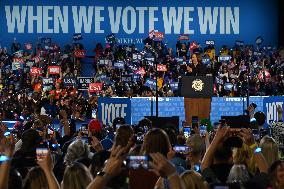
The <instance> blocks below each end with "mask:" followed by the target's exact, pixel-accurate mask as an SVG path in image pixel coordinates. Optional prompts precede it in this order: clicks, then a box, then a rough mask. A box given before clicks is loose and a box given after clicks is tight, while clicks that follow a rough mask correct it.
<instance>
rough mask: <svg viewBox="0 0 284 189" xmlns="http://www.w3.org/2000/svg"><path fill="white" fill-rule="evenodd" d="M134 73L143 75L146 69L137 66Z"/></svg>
mask: <svg viewBox="0 0 284 189" xmlns="http://www.w3.org/2000/svg"><path fill="white" fill-rule="evenodd" d="M135 74H139V75H142V76H144V75H145V74H146V71H145V69H144V68H139V69H138V70H137V71H136V72H135Z"/></svg>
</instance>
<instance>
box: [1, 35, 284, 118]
mask: <svg viewBox="0 0 284 189" xmlns="http://www.w3.org/2000/svg"><path fill="white" fill-rule="evenodd" d="M114 41H115V40H114ZM114 41H113V40H112V41H109V42H110V43H109V44H106V46H105V47H103V45H102V44H100V43H98V44H97V45H96V47H95V49H94V53H95V56H94V65H93V66H94V69H93V70H91V74H93V78H94V80H92V81H91V82H93V83H99V84H102V86H101V88H99V89H97V90H96V91H92V92H90V91H89V92H88V95H87V92H86V91H83V90H81V88H79V86H78V77H80V76H84V75H82V64H84V63H85V62H84V58H83V57H84V56H85V54H86V52H85V51H84V47H83V45H82V44H80V43H73V44H70V45H69V44H67V45H65V46H64V47H60V46H59V45H58V44H56V43H51V42H48V43H45V42H39V41H38V42H37V43H36V45H35V47H34V48H32V44H25V45H21V44H20V43H18V42H17V41H16V40H15V41H14V42H13V43H12V48H11V53H8V49H7V48H1V49H0V68H1V72H0V94H1V96H0V99H1V107H0V113H1V116H2V118H3V119H13V118H15V116H23V117H24V118H25V116H26V115H29V114H32V113H34V112H38V113H39V112H41V111H43V112H42V113H43V114H47V115H51V116H52V117H54V118H55V117H56V116H57V117H58V112H59V110H60V109H61V108H62V107H63V106H64V104H65V103H66V104H68V105H67V106H65V107H67V109H68V108H69V110H68V115H69V116H71V115H72V114H78V115H76V116H77V117H82V119H83V117H85V118H91V116H90V115H91V109H92V108H94V107H96V97H98V96H104V97H117V96H119V97H121V96H126V97H145V96H147V97H149V96H154V95H156V91H157V93H158V95H159V96H162V97H169V96H179V95H180V93H179V87H178V83H179V81H180V79H181V77H182V76H212V78H213V79H214V94H215V95H216V96H246V95H248V93H249V95H251V96H258V95H269V96H273V95H283V94H284V86H283V81H284V80H283V79H284V78H283V69H284V64H283V59H284V58H283V57H284V49H283V48H279V49H275V48H271V47H263V48H253V46H240V45H238V46H235V47H233V48H232V49H229V48H228V47H226V46H223V47H222V49H221V51H220V53H219V54H217V53H215V49H214V46H213V45H208V46H206V47H204V48H202V47H201V45H200V44H198V43H195V42H192V43H189V42H188V43H185V42H182V41H178V42H177V44H176V48H175V49H174V48H171V47H167V45H166V44H164V43H163V42H161V41H154V40H152V39H150V38H147V39H145V40H144V43H145V46H144V48H143V50H142V51H139V50H138V49H137V48H136V47H135V45H131V46H126V45H125V46H122V45H118V44H116V43H115V42H114ZM192 44H194V45H192ZM29 45H30V46H29ZM76 52H85V54H84V53H83V54H84V55H83V56H77V54H76ZM157 67H159V69H157ZM76 80H77V81H76ZM66 81H71V82H69V83H68V82H66ZM156 85H157V89H156ZM85 90H88V88H85ZM71 107H72V108H71ZM42 108H43V109H42ZM74 111H76V112H77V113H76V112H74ZM79 114H80V115H79ZM73 116H75V115H73Z"/></svg>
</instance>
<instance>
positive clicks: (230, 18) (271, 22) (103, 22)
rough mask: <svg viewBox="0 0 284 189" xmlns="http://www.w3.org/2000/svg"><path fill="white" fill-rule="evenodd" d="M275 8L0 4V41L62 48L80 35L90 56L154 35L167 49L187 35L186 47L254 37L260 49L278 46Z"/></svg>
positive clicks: (183, 2)
mask: <svg viewBox="0 0 284 189" xmlns="http://www.w3.org/2000/svg"><path fill="white" fill-rule="evenodd" d="M277 2H278V1H277V0H271V1H267V0H250V1H247V0H239V1H235V0H227V1H223V0H215V1H211V0H204V1H193V0H189V1H188V0H179V1H172V0H164V1H152V0H144V1H121V0H112V1H105V0H97V1H93V0H85V1H83V2H82V1H76V0H61V1H58V0H49V1H41V3H40V4H39V3H38V1H22V0H13V1H10V0H1V2H0V25H1V27H0V33H1V39H0V41H1V43H2V46H8V45H10V44H11V43H12V42H13V39H14V37H15V38H16V39H17V41H18V42H20V43H22V44H24V43H25V42H27V41H31V42H32V41H37V39H38V38H39V37H43V38H51V40H52V42H55V43H58V44H59V45H60V46H62V47H63V45H64V44H66V43H72V41H73V35H74V34H82V36H84V37H83V39H82V40H81V41H80V42H81V43H82V44H84V47H86V49H87V52H88V53H94V52H92V50H93V49H94V47H95V44H96V43H97V42H102V43H105V42H106V41H108V42H113V41H115V42H117V43H119V44H127V45H128V44H129V45H130V44H135V45H136V46H137V47H138V48H141V47H142V46H143V39H145V38H146V37H147V36H148V33H149V31H152V30H157V31H158V32H163V33H164V34H165V38H164V41H167V45H168V46H171V47H174V46H175V44H176V41H177V39H178V36H179V34H188V35H189V38H190V40H191V41H197V42H199V43H201V44H203V43H204V41H205V40H206V39H210V40H213V41H215V46H218V47H221V46H222V45H228V46H233V45H234V43H235V41H236V40H242V41H244V42H245V44H255V39H256V38H257V37H258V36H262V37H263V39H264V43H263V45H269V44H270V45H277V41H278V37H277V36H278V31H277V30H278V27H277V25H278V7H277V5H278V3H277ZM264 13H265V14H264ZM112 33H113V34H114V35H110V34H112ZM106 36H108V37H107V38H106ZM113 36H115V37H113ZM8 49H10V48H8Z"/></svg>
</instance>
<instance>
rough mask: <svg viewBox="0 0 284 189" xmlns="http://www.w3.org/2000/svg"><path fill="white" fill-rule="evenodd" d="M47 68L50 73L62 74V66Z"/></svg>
mask: <svg viewBox="0 0 284 189" xmlns="http://www.w3.org/2000/svg"><path fill="white" fill-rule="evenodd" d="M47 70H48V74H50V75H56V74H60V72H61V67H60V66H48V69H47Z"/></svg>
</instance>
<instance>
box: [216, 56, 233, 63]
mask: <svg viewBox="0 0 284 189" xmlns="http://www.w3.org/2000/svg"><path fill="white" fill-rule="evenodd" d="M230 59H231V56H230V55H220V56H219V57H218V61H219V62H223V61H229V60H230Z"/></svg>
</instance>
